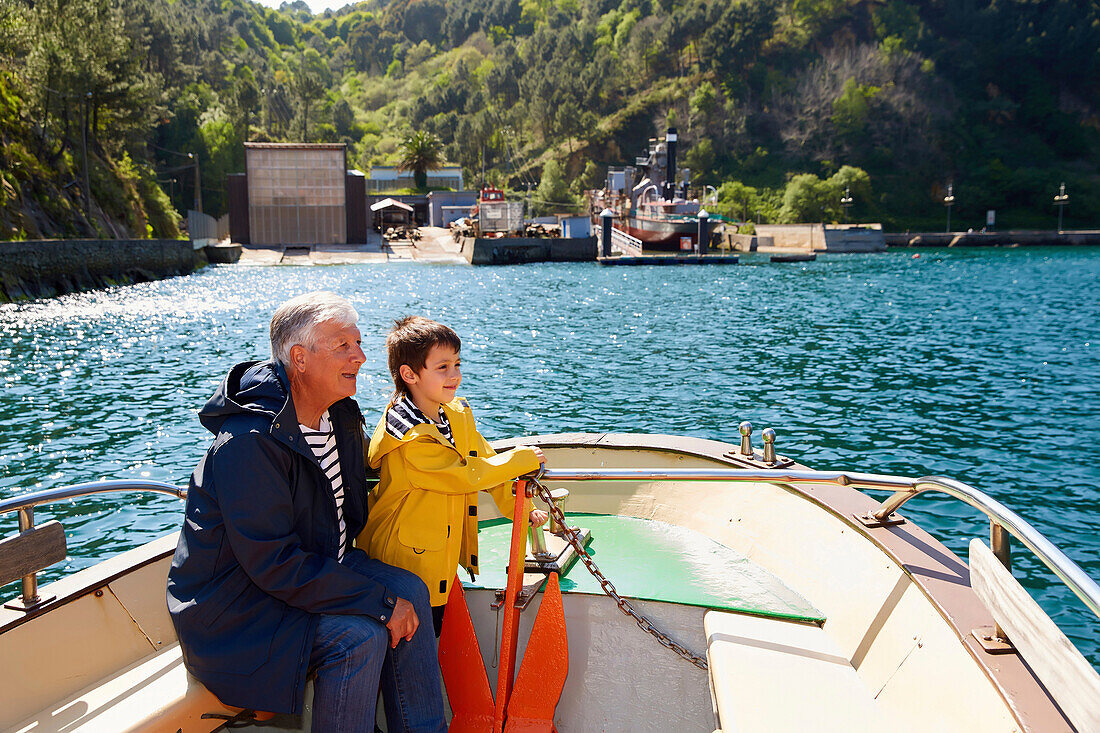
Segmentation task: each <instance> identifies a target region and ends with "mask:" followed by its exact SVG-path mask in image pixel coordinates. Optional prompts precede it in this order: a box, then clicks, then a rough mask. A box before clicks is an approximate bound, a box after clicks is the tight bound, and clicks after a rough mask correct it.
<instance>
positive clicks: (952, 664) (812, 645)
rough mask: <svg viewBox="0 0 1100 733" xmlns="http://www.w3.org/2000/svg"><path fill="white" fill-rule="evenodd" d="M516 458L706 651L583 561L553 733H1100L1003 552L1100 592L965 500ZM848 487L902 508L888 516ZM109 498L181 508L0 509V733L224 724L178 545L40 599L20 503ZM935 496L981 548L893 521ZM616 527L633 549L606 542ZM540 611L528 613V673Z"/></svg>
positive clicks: (30, 527)
mask: <svg viewBox="0 0 1100 733" xmlns="http://www.w3.org/2000/svg"><path fill="white" fill-rule="evenodd" d="M766 432H767V431H766ZM766 437H771V436H766ZM518 442H519V441H518V440H517V441H503V442H502V443H501V444H499V445H500V447H508V446H510V445H514V444H517V443H518ZM522 442H523V443H524V444H528V445H531V444H536V445H539V446H541V447H542V449H543V450H544V451H545V452H546V454H547V456H548V459H549V466H550V467H551V468H550V470H548V471H547V472H546V474H545V476H544V477H543V478H542V482H543V483H544V484H545V485H546V486H547V487H548V488H555V489H562V488H565V489H568V491H569V493H570V496H569V498H568V503H567V506H566V509H567V511H568V519H569V522H570V523H572V524H576V525H579V526H581V527H583V528H586V529H590V530H591V534H592V542H591V544H590V545H589V550H590V551H591V553H592V559H593V560H594V561H595V563H596V564H598V565H599V566H600V567H601V568H602V569H603V571H604V572H606V574H607V576H608V578H609V580H610V581H611V582H612V583H614V584H615V586H616V587H617V588H618V590H619V592H621V594H622V595H623V596H624V597H629V601H628V602H629V603H630V604H632V606H633V607H635V608H636V609H637V611H638V613H639V614H641V615H642V616H644V617H646V618H647V619H649V620H650V621H651V622H652V624H653V626H655V627H657V628H658V629H659V630H660V631H659V633H660V634H662V635H664V636H665V637H666V638H667V639H671V640H674V642H675V643H676V644H678V645H681V646H682V647H683V648H685V649H686V650H687V653H688V654H689V655H690V653H692V652H694V653H695V654H697V655H698V656H699V657H702V658H705V661H702V660H700V661H702V665H701V666H697V665H696V664H693V663H691V662H689V661H687V660H685V659H684V658H682V657H681V656H679V655H677V654H676V653H674V652H673V651H671V650H670V649H668V648H666V647H665V646H662V645H661V644H659V643H658V641H657V640H656V639H655V638H654V637H653V635H651V634H647V633H645V632H643V631H642V630H641V629H640V628H639V624H638V623H637V622H636V621H635V619H634V618H632V617H630V616H627V615H625V614H623V613H621V612H620V608H619V607H618V605H617V604H616V602H615V601H613V600H612V599H611V598H610V597H608V596H607V595H605V594H604V593H602V592H600V589H599V585H598V584H596V585H594V586H593V584H592V581H591V579H590V578H589V574H588V570H587V569H586V567H585V566H584V564H582V563H575V564H573V565H572V567H570V568H569V569H568V570H567V571H566V572H565V573H564V574H563V575H562V577H561V583H560V584H561V588H562V591H563V593H562V599H563V608H564V616H565V624H566V629H567V636H568V670H567V672H568V675H567V677H566V680H565V684H564V690H563V692H562V694H561V698H560V700H559V701H558V702H557V706H556V708H555V709H554V711H553V724H554V727H555V728H556V730H558V731H561V732H562V733H567V732H570V731H586V732H587V731H671V730H675V731H681V732H684V733H687V732H689V731H706V732H708V733H709V732H711V731H725V732H726V733H731V732H732V731H738V732H743V731H794V730H798V731H809V730H813V731H863V730H868V731H872V730H874V731H877V730H882V731H937V732H939V731H967V732H968V733H969V732H972V731H1006V732H1007V731H1041V732H1042V733H1051V732H1055V731H1070V730H1079V731H1100V676H1098V675H1097V673H1096V671H1095V670H1094V669H1093V667H1092V666H1091V665H1090V664H1089V663H1088V661H1086V660H1085V658H1084V657H1083V656H1082V655H1081V654H1080V653H1079V652H1078V651H1077V650H1076V649H1075V648H1074V647H1073V645H1072V644H1071V643H1070V642H1069V640H1068V639H1067V638H1066V637H1065V636H1064V634H1062V632H1061V631H1060V630H1059V629H1058V628H1057V627H1056V626H1055V624H1054V623H1053V622H1052V621H1051V619H1050V618H1049V617H1048V616H1047V615H1046V614H1045V613H1043V612H1042V611H1041V610H1040V608H1039V606H1038V605H1037V604H1035V602H1034V601H1033V600H1031V598H1030V596H1028V594H1027V593H1026V591H1025V590H1024V589H1023V588H1022V587H1021V586H1020V584H1019V583H1018V582H1017V581H1016V580H1015V579H1013V577H1012V574H1011V571H1010V570H1009V569H1008V568H1006V567H1005V565H1004V561H1007V560H1008V558H1009V553H1008V551H1007V548H1008V545H1009V541H1010V540H1009V538H1010V537H1012V538H1014V540H1013V541H1014V542H1017V543H1018V545H1019V546H1020V547H1021V548H1023V549H1021V550H1019V551H1024V550H1025V549H1026V551H1030V552H1032V553H1034V554H1035V555H1036V556H1037V557H1038V558H1039V559H1040V560H1041V561H1042V562H1043V563H1044V564H1045V565H1047V567H1049V568H1050V569H1051V570H1052V571H1053V572H1054V573H1055V574H1056V575H1057V576H1058V577H1059V578H1061V579H1062V581H1063V582H1065V583H1066V584H1067V585H1068V586H1069V587H1070V588H1071V589H1072V590H1073V592H1074V593H1076V594H1077V595H1078V596H1079V597H1080V598H1081V600H1082V602H1084V603H1085V604H1086V605H1087V606H1088V607H1089V608H1090V609H1091V610H1092V611H1093V612H1094V613H1097V614H1098V615H1100V587H1098V586H1097V584H1096V583H1095V582H1094V581H1093V580H1092V579H1090V578H1089V577H1088V576H1087V575H1086V574H1085V573H1084V572H1083V571H1082V570H1081V569H1080V568H1079V567H1078V566H1077V565H1075V564H1074V563H1073V562H1072V561H1071V560H1069V559H1068V558H1067V557H1066V556H1065V555H1064V554H1063V553H1061V552H1060V551H1059V550H1058V549H1057V548H1055V547H1054V546H1053V545H1052V544H1051V543H1050V542H1049V541H1047V540H1046V539H1045V538H1044V537H1042V535H1040V534H1039V533H1038V532H1037V531H1036V530H1035V529H1034V528H1032V527H1031V526H1030V525H1028V524H1027V522H1025V521H1024V520H1023V519H1021V518H1020V517H1019V516H1017V515H1016V514H1015V513H1013V512H1012V511H1011V510H1009V509H1007V508H1006V507H1004V506H1003V505H1001V504H1000V503H998V502H997V501H995V500H993V499H992V498H990V497H988V496H986V495H985V494H983V493H981V492H980V491H978V490H976V489H973V488H971V487H968V486H966V485H964V484H961V483H959V482H957V481H953V480H950V479H944V478H936V477H931V478H922V479H912V478H906V477H898V476H884V475H875V474H863V473H853V472H837V471H813V470H810V469H808V468H806V467H804V466H801V465H799V464H797V463H794V462H793V461H790V460H788V459H785V458H783V457H781V456H776V455H775V454H774V445H773V444H772V443H771V442H767V443H766V444H765V451H763V452H762V451H759V450H753V449H752V447H751V446H750V445H746V444H745V443H747V442H748V436H746V439H745V440H744V441H743V444H742V445H741V446H736V445H730V444H727V443H721V442H716V441H710V440H702V439H695V438H682V437H672V436H660V435H625V434H565V435H546V436H536V437H530V436H528V437H524V438H523V439H522ZM859 489H885V490H889V491H893V492H895V493H893V494H892V496H891V497H890V498H889V499H887V500H885V501H884V502H882V503H880V502H879V501H876V500H875V499H873V498H871V497H870V496H868V495H866V494H864V493H862V492H861V491H859ZM119 490H149V491H161V492H165V493H170V494H173V495H175V496H180V497H182V496H183V493H184V492H183V491H182V490H180V489H178V488H176V487H174V486H171V485H167V484H151V483H139V482H124V481H117V482H101V483H97V484H84V485H78V486H74V487H69V488H67V489H56V490H52V491H46V492H41V493H38V494H30V495H25V496H22V497H16V498H14V499H8V500H6V501H3V502H0V514H3V513H12V512H17V513H18V514H19V518H20V527H21V529H22V530H23V531H22V532H21V533H20V534H18V535H14V536H12V537H9V538H7V539H5V540H4V541H3V543H2V544H0V581H2V582H4V583H7V582H11V581H12V580H14V579H15V578H18V577H23V578H24V581H23V591H24V597H23V598H22V599H16V600H15V601H13V603H12V604H11V605H12V606H14V607H5V608H4V609H3V610H2V611H0V658H2V659H3V660H4V662H5V663H4V665H3V670H2V671H0V689H2V690H3V691H4V692H3V695H4V703H5V704H4V705H3V706H2V707H0V729H3V730H13V731H20V732H28V733H29V732H30V731H35V732H44V731H93V730H95V731H180V732H181V733H192V732H196V733H197V732H199V731H202V732H206V731H211V730H215V729H217V728H218V727H219V726H221V725H223V724H224V723H225V722H226V718H229V717H232V716H235V715H238V713H239V711H236V710H230V709H227V708H225V707H224V706H223V705H222V704H221V703H220V702H219V701H218V700H217V699H215V698H214V697H213V695H211V694H210V693H209V692H208V691H206V690H205V689H204V688H203V687H202V686H201V685H200V684H199V683H198V682H196V681H195V680H194V679H193V678H191V677H190V676H189V675H188V674H187V673H186V670H185V669H184V667H183V662H182V658H181V656H180V650H179V644H178V642H177V640H176V638H175V633H174V630H173V627H172V624H171V622H170V620H169V616H168V611H167V608H166V605H165V582H166V576H167V571H168V566H169V563H170V561H171V557H172V553H173V551H174V549H175V546H176V536H175V535H170V536H167V537H164V538H162V539H159V540H156V541H154V542H151V543H149V544H147V545H144V546H142V547H138V548H136V549H133V550H130V551H128V552H125V553H122V554H121V555H119V556H117V557H114V558H111V559H109V560H107V561H104V562H101V563H99V564H97V565H95V566H93V567H90V568H87V569H85V570H81V571H79V572H76V573H74V574H72V575H70V576H68V577H65V578H62V579H61V580H58V581H56V582H53V583H51V584H49V585H45V586H43V587H41V588H38V587H37V585H36V583H35V580H34V579H35V577H36V576H35V572H36V571H38V570H40V569H42V568H43V567H45V566H48V565H49V564H51V563H53V562H56V561H58V560H59V559H61V558H63V557H64V553H65V550H64V533H63V530H62V529H61V527H60V526H59V525H57V524H56V523H53V522H51V523H47V524H44V525H41V526H34V523H33V507H34V506H37V505H43V504H47V503H50V502H56V501H63V500H64V501H69V500H71V499H73V498H75V497H79V496H83V495H86V494H89V493H102V492H106V491H119ZM929 491H938V492H943V493H946V494H948V495H950V496H952V497H954V498H956V499H958V500H960V501H963V502H965V503H967V504H969V505H970V506H971V507H973V508H974V509H975V510H976V511H978V512H982V513H984V514H985V515H987V516H988V517H989V520H990V522H991V528H992V530H991V542H992V547H990V546H989V545H988V544H987V543H986V541H984V540H983V539H980V538H979V539H975V540H974V541H973V542H971V544H970V554H969V558H968V560H969V562H965V561H964V560H963V559H960V558H959V557H957V556H956V555H955V554H954V553H952V552H951V551H950V550H948V549H947V548H946V547H944V545H942V544H941V543H940V542H939V541H937V540H936V539H935V538H933V537H932V536H930V535H929V534H928V533H926V532H925V531H924V530H922V529H921V528H920V527H918V526H916V525H915V524H914V523H912V522H911V521H908V520H906V519H904V518H902V517H901V516H899V515H898V514H897V513H896V512H897V509H898V507H899V506H900V505H901V504H902V503H904V502H905V501H906V500H908V499H910V498H912V497H915V496H919V495H920V494H922V493H925V492H929ZM918 501H919V499H918ZM481 511H482V514H481V516H482V517H486V519H484V520H483V529H482V537H483V539H482V548H483V555H484V557H485V558H486V559H483V560H482V562H481V565H482V569H483V571H485V572H486V574H485V575H484V576H482V577H481V578H479V580H478V582H476V583H468V584H466V585H465V599H466V603H467V606H468V608H469V611H470V616H471V618H472V620H473V626H474V629H475V631H476V634H477V638H478V642H479V645H480V649H481V651H482V655H483V658H484V659H483V661H484V663H485V665H486V668H487V670H488V678H489V681H490V682H493V681H495V678H496V671H497V670H496V669H494V665H495V664H496V663H497V662H496V660H497V654H496V652H497V649H496V648H495V647H497V646H499V643H500V637H499V634H500V619H499V615H500V614H499V611H498V610H495V609H494V608H493V604H494V602H495V601H496V599H497V595H498V593H497V590H498V588H499V587H500V583H496V582H495V581H494V579H493V576H494V573H495V574H496V575H497V576H498V579H499V577H502V574H503V570H502V568H499V567H498V568H497V569H496V570H495V571H494V570H493V569H491V568H487V566H488V565H491V564H492V562H491V559H490V558H489V556H490V555H491V554H492V552H493V551H494V550H493V547H494V546H496V547H499V546H500V543H499V541H498V540H499V536H503V535H504V534H506V533H507V529H508V527H507V525H506V524H503V523H502V522H501V520H499V519H497V520H493V519H492V518H491V517H492V514H493V509H492V504H491V502H489V503H488V504H486V503H484V502H483V504H482V506H481ZM624 533H625V534H627V535H629V537H630V538H632V539H631V540H630V541H629V542H624V543H619V544H616V543H615V542H614V539H615V537H616V536H617V535H620V534H624ZM494 543H496V544H494ZM505 557H507V555H506V554H505ZM615 568H618V570H616V569H615ZM593 588H594V589H593ZM542 597H547V596H545V595H542V594H539V595H537V596H535V597H534V598H533V599H531V606H530V608H529V609H528V610H527V611H526V612H524V614H523V615H522V621H521V624H520V638H519V652H520V656H521V657H522V656H523V652H524V647H525V644H526V640H527V635H528V634H529V633H530V630H531V628H532V623H533V619H534V616H535V612H536V609H537V608H538V607H539V605H540V598H542ZM497 605H498V606H499V604H497ZM21 606H25V607H26V608H27V610H23V609H22V608H21ZM448 623H449V621H448ZM444 634H445V635H446V634H447V631H446V630H445V632H444ZM563 658H564V654H563ZM523 661H524V663H531V664H533V665H539V664H543V663H544V661H545V660H539V659H536V660H535V661H531V660H530V659H528V658H524V660H523ZM703 667H705V668H703ZM517 694H518V693H517ZM211 715H213V716H221V717H209V716H211ZM242 715H243V716H247V715H248V713H247V712H246V713H244V714H242ZM254 725H255V727H252V728H250V730H282V731H285V730H297V729H301V730H308V729H309V719H308V705H307V715H306V716H305V717H304V719H290V720H283V719H281V718H276V719H275V720H272V721H269V722H268V723H265V724H254Z"/></svg>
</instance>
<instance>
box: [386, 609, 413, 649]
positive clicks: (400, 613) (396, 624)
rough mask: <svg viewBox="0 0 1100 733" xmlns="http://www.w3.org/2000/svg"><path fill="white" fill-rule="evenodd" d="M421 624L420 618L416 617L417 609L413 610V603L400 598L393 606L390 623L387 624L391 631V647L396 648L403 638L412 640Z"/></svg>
mask: <svg viewBox="0 0 1100 733" xmlns="http://www.w3.org/2000/svg"><path fill="white" fill-rule="evenodd" d="M419 626H420V619H418V618H417V617H416V611H414V610H413V606H412V604H411V603H409V602H408V601H406V600H405V599H404V598H398V599H397V603H395V604H394V606H393V613H392V614H391V615H390V620H389V623H387V624H386V628H387V629H389V632H390V649H396V648H397V642H399V641H401V640H402V639H404V640H405V641H412V638H413V634H415V633H416V630H417V628H419Z"/></svg>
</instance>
